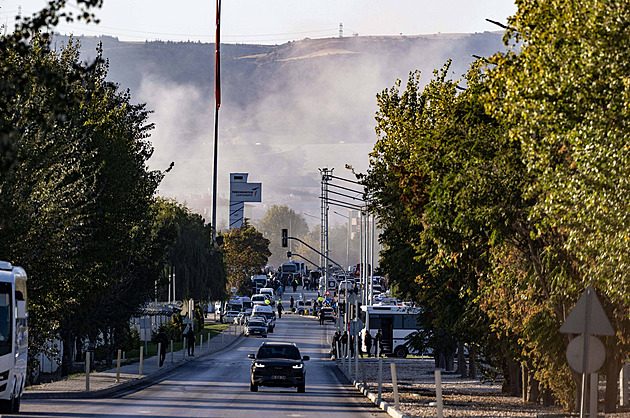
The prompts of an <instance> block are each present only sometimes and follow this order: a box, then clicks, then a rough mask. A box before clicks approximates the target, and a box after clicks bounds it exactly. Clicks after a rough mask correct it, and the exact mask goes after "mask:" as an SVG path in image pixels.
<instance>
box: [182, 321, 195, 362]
mask: <svg viewBox="0 0 630 418" xmlns="http://www.w3.org/2000/svg"><path fill="white" fill-rule="evenodd" d="M187 329H188V331H187V332H186V333H185V334H184V335H185V337H186V343H187V344H188V355H189V356H192V357H194V356H195V331H193V328H192V326H190V325H189V326H188V328H187Z"/></svg>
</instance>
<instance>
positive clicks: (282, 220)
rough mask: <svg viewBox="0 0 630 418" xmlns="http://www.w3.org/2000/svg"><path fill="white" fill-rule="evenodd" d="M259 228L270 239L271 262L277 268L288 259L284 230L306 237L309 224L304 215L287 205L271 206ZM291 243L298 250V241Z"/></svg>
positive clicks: (297, 236) (291, 234)
mask: <svg viewBox="0 0 630 418" xmlns="http://www.w3.org/2000/svg"><path fill="white" fill-rule="evenodd" d="M258 229H259V230H260V232H261V233H262V234H263V235H264V236H265V238H267V239H268V240H269V250H270V251H271V255H270V257H269V264H271V265H272V266H274V267H276V268H277V267H280V265H281V264H282V263H286V262H287V261H288V259H287V256H286V253H287V249H288V248H283V247H282V230H283V229H287V230H288V231H289V235H290V236H293V237H296V238H304V237H305V236H306V234H308V224H307V223H306V221H305V220H304V217H303V216H302V215H300V214H298V213H297V212H295V211H294V210H293V209H291V208H290V207H289V206H287V205H273V206H271V207H270V208H269V209H268V210H267V213H265V216H263V218H262V219H261V220H260V222H259V223H258ZM291 245H292V248H295V249H296V251H297V248H298V243H297V242H296V241H294V242H292V244H291ZM313 261H314V260H313Z"/></svg>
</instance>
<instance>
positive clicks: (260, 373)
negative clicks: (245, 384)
mask: <svg viewBox="0 0 630 418" xmlns="http://www.w3.org/2000/svg"><path fill="white" fill-rule="evenodd" d="M248 357H249V358H251V359H252V367H251V374H250V386H249V390H251V391H252V392H258V387H259V386H267V387H295V388H297V391H298V392H300V393H304V392H305V391H306V369H305V367H304V362H305V361H307V360H309V359H310V357H309V356H304V357H302V356H301V354H300V350H299V349H298V348H297V346H296V345H295V344H292V343H278V342H269V343H268V342H264V343H262V345H261V346H260V347H259V348H258V352H257V353H256V354H249V355H248Z"/></svg>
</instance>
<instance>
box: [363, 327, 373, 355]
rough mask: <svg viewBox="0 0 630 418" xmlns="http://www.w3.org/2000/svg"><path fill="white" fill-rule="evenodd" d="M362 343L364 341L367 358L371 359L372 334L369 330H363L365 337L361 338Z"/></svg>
mask: <svg viewBox="0 0 630 418" xmlns="http://www.w3.org/2000/svg"><path fill="white" fill-rule="evenodd" d="M363 341H365V351H366V352H367V356H368V357H371V356H372V355H371V354H370V353H371V352H372V334H370V330H369V329H366V330H365V336H364V337H363Z"/></svg>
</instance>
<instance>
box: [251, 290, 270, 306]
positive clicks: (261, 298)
mask: <svg viewBox="0 0 630 418" xmlns="http://www.w3.org/2000/svg"><path fill="white" fill-rule="evenodd" d="M267 299H269V296H268V295H264V294H262V293H258V294H255V295H253V296H252V303H253V304H254V305H266V304H267V303H266V302H265V301H266V300H267Z"/></svg>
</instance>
